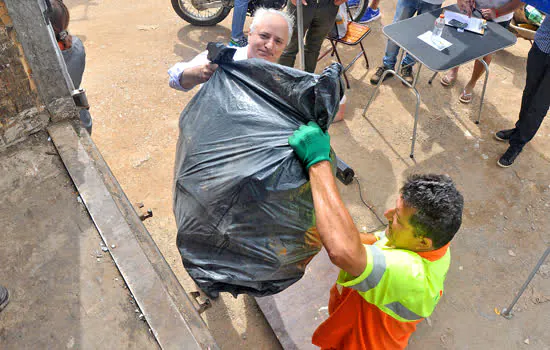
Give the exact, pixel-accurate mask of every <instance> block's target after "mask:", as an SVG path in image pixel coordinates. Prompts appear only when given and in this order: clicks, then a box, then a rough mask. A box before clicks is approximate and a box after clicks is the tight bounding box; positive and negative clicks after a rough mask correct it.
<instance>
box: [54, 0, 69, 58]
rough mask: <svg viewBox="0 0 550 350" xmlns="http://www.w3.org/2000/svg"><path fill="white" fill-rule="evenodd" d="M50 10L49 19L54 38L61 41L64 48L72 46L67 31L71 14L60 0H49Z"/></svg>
mask: <svg viewBox="0 0 550 350" xmlns="http://www.w3.org/2000/svg"><path fill="white" fill-rule="evenodd" d="M51 4H52V12H51V13H50V21H51V23H52V27H53V31H54V32H55V38H56V39H57V41H58V42H60V43H62V44H63V45H64V47H65V48H66V49H68V48H70V47H71V46H73V38H72V36H71V35H70V34H69V33H68V32H67V28H68V27H69V21H70V19H71V16H70V15H69V9H68V8H67V6H65V4H64V3H63V1H62V0H51Z"/></svg>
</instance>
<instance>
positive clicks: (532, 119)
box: [510, 43, 550, 148]
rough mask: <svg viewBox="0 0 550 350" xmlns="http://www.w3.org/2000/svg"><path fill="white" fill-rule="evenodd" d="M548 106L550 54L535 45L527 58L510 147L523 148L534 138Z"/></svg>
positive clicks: (549, 104) (549, 95) (549, 103)
mask: <svg viewBox="0 0 550 350" xmlns="http://www.w3.org/2000/svg"><path fill="white" fill-rule="evenodd" d="M549 106H550V54H546V53H544V52H542V51H541V50H540V49H539V48H538V47H537V44H536V43H535V44H533V47H532V48H531V50H530V51H529V56H528V57H527V80H526V82H525V89H524V90H523V98H522V99H521V110H520V112H519V120H518V121H517V122H516V127H515V129H514V133H513V134H512V136H511V137H510V146H516V147H520V148H523V146H525V144H526V143H527V142H529V141H531V139H532V138H533V137H534V136H535V134H536V133H537V131H538V130H539V127H540V124H541V123H542V120H543V119H544V117H545V116H546V113H547V112H548V107H549Z"/></svg>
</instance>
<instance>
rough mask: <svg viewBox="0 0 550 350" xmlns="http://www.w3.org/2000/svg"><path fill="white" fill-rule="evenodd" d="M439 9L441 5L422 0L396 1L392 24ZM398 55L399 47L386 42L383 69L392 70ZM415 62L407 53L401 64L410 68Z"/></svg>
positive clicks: (391, 42) (389, 41)
mask: <svg viewBox="0 0 550 350" xmlns="http://www.w3.org/2000/svg"><path fill="white" fill-rule="evenodd" d="M439 8H441V5H434V4H430V3H427V2H424V1H422V0H398V1H397V6H396V8H395V16H394V17H393V23H395V22H399V21H402V20H404V19H407V18H411V17H412V16H414V15H415V14H417V15H420V14H422V13H425V12H430V11H433V10H437V9H439ZM398 53H399V46H397V45H396V44H395V43H394V42H393V41H391V40H388V44H387V45H386V54H385V56H384V59H383V62H384V67H386V68H389V69H394V68H395V63H396V62H397V54H398ZM415 62H416V61H415V60H414V58H412V57H411V56H410V55H409V54H408V53H407V54H406V55H405V59H403V62H401V64H402V65H404V66H409V65H410V66H412V65H414V63H415Z"/></svg>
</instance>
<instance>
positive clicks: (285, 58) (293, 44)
mask: <svg viewBox="0 0 550 350" xmlns="http://www.w3.org/2000/svg"><path fill="white" fill-rule="evenodd" d="M312 6H314V3H313V2H312V3H308V5H307V6H304V7H302V9H303V11H302V14H303V28H304V35H305V34H306V31H307V29H308V28H309V26H310V24H311V20H312V18H313V11H312V10H311V8H312ZM287 11H288V13H289V14H290V15H291V16H292V17H293V18H294V28H293V30H292V38H290V41H289V43H288V45H287V47H286V49H285V50H284V52H283V54H282V55H281V58H279V64H282V65H283V66H287V67H294V63H295V61H296V55H297V54H298V29H297V28H298V27H297V25H298V21H297V20H296V6H294V5H293V4H292V2H291V1H290V0H289V1H288V3H287ZM333 24H334V21H333Z"/></svg>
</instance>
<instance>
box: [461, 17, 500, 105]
mask: <svg viewBox="0 0 550 350" xmlns="http://www.w3.org/2000/svg"><path fill="white" fill-rule="evenodd" d="M498 24H499V25H500V26H502V27H504V28H508V26H509V24H510V21H504V22H498ZM492 59H493V55H487V56H485V57H483V60H484V61H485V63H487V65H490V64H491V60H492ZM484 72H485V67H483V64H482V63H481V62H479V61H478V60H476V61H475V63H474V70H473V72H472V76H471V77H470V81H469V82H468V84H466V86H465V87H464V90H463V91H462V97H467V96H469V100H471V99H472V92H473V91H474V88H475V86H476V83H477V81H478V80H479V78H481V76H482V75H483V73H484ZM466 100H468V98H466Z"/></svg>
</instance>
